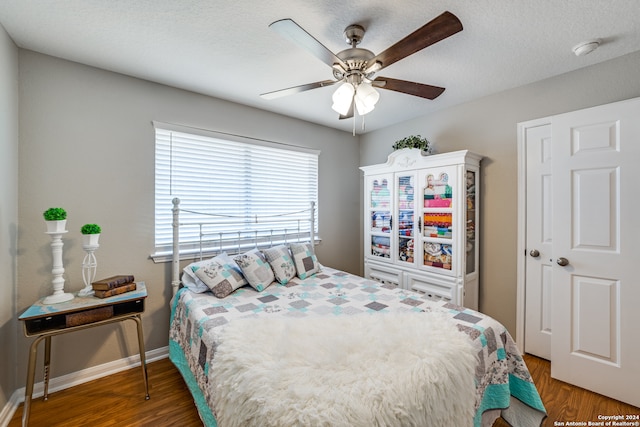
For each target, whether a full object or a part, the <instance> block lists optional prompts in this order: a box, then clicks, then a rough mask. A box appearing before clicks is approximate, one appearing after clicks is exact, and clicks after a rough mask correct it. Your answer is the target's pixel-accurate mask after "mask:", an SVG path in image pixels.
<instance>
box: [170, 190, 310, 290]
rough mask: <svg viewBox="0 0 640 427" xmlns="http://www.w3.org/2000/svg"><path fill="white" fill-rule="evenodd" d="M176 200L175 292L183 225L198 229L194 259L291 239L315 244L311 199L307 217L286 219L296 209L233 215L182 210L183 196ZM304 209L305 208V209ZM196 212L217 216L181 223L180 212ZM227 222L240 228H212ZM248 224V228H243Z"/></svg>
mask: <svg viewBox="0 0 640 427" xmlns="http://www.w3.org/2000/svg"><path fill="white" fill-rule="evenodd" d="M172 203H173V208H172V212H173V220H172V224H171V225H172V227H173V244H172V266H171V270H172V277H171V287H172V290H173V295H175V294H176V292H177V291H178V289H179V287H180V272H181V269H180V228H181V227H182V228H184V227H194V228H197V235H198V236H199V239H198V243H197V249H196V250H194V251H193V255H194V259H199V260H202V258H203V254H204V253H205V252H206V253H207V256H208V255H209V254H211V253H212V254H216V255H217V254H219V253H222V252H227V253H228V254H230V255H232V254H238V253H242V252H244V251H247V250H249V249H252V248H267V247H271V246H274V245H277V244H287V243H291V242H307V241H309V242H313V244H315V202H313V201H312V202H310V207H309V208H308V209H306V210H308V211H309V217H308V219H300V218H287V216H288V215H291V214H293V213H301V212H304V211H297V212H292V213H288V214H282V215H277V216H273V215H271V216H252V217H233V216H229V215H218V214H211V213H203V212H195V211H190V210H186V209H180V199H179V198H177V197H176V198H174V199H173V200H172ZM306 210H305V211H306ZM181 211H182V212H185V213H190V214H195V215H198V216H203V215H205V216H209V217H213V218H215V219H212V220H207V221H203V222H199V221H198V222H188V223H187V222H180V212H181ZM304 222H308V223H309V231H304V227H303V224H302V223H304ZM221 223H224V225H225V228H233V227H234V224H235V226H237V227H238V229H237V230H233V231H210V229H211V228H212V227H213V226H214V225H220V224H221ZM247 224H252V225H253V227H252V228H253V229H252V230H247V229H246V225H247ZM255 224H265V228H260V227H257V226H255ZM242 226H245V227H242Z"/></svg>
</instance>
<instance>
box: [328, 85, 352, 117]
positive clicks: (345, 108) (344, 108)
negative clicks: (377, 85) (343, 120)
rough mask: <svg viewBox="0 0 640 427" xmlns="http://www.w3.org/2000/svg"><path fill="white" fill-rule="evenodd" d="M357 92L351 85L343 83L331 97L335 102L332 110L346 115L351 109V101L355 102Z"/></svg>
mask: <svg viewBox="0 0 640 427" xmlns="http://www.w3.org/2000/svg"><path fill="white" fill-rule="evenodd" d="M355 91H356V89H355V88H354V87H353V85H352V84H351V83H343V84H342V85H341V86H340V87H339V88H338V89H337V90H336V91H335V92H334V93H333V96H332V97H331V99H332V100H333V105H332V106H331V108H333V110H334V111H335V112H336V113H338V114H340V115H342V116H344V115H346V114H347V113H348V112H349V108H350V107H351V101H352V100H353V94H354V93H355Z"/></svg>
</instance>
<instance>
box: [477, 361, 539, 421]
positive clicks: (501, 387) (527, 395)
mask: <svg viewBox="0 0 640 427" xmlns="http://www.w3.org/2000/svg"><path fill="white" fill-rule="evenodd" d="M511 396H513V397H515V398H516V399H518V400H519V401H521V402H522V403H524V404H526V405H527V406H529V408H531V409H532V410H536V411H540V412H542V413H543V414H546V412H547V411H546V409H545V408H544V405H543V404H542V400H540V395H539V394H538V390H537V389H536V387H535V385H533V383H530V382H527V381H523V380H522V379H520V378H518V377H516V376H514V375H511V374H509V383H508V384H489V385H488V386H487V388H486V389H485V392H484V396H483V397H482V403H480V407H478V410H477V411H476V416H475V417H474V419H473V425H474V427H480V426H481V424H482V414H483V413H484V412H485V411H488V410H492V409H498V408H501V409H505V408H507V407H508V406H509V405H510V403H511Z"/></svg>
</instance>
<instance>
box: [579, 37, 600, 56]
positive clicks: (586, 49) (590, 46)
mask: <svg viewBox="0 0 640 427" xmlns="http://www.w3.org/2000/svg"><path fill="white" fill-rule="evenodd" d="M601 42H602V40H600V39H593V40H587V41H584V42H582V43H579V44H577V45H575V46H574V47H573V49H572V50H573V53H575V54H576V56H584V55H587V54H589V53H591V52H593V51H594V50H596V49H597V48H598V46H600V43H601Z"/></svg>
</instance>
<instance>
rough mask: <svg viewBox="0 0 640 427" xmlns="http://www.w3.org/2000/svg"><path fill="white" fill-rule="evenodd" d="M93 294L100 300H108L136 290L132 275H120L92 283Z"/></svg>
mask: <svg viewBox="0 0 640 427" xmlns="http://www.w3.org/2000/svg"><path fill="white" fill-rule="evenodd" d="M91 287H92V288H93V293H94V295H95V296H96V297H98V298H107V297H112V296H114V295H120V294H123V293H125V292H131V291H135V290H136V284H135V282H134V281H133V275H131V274H119V275H117V276H112V277H108V278H106V279H102V280H97V281H95V282H93V283H91Z"/></svg>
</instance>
